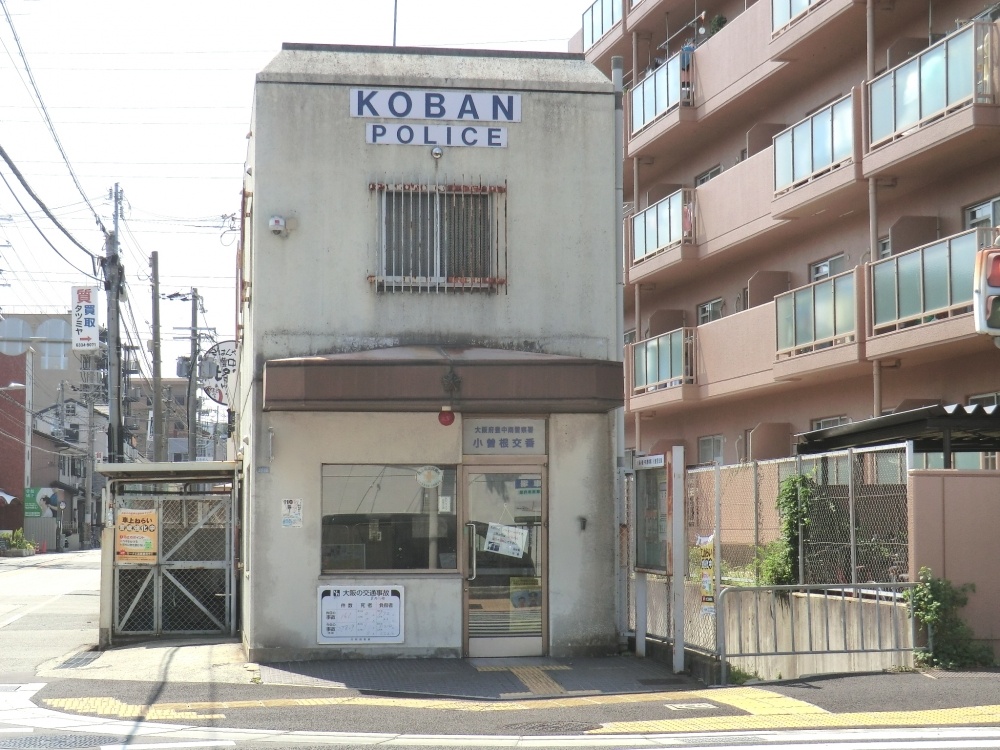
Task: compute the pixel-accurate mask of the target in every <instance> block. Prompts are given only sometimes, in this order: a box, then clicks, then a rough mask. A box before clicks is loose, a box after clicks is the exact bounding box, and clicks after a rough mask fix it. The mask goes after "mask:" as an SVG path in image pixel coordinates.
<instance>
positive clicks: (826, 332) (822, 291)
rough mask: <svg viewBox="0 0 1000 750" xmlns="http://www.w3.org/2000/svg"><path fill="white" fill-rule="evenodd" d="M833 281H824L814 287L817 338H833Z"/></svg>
mask: <svg viewBox="0 0 1000 750" xmlns="http://www.w3.org/2000/svg"><path fill="white" fill-rule="evenodd" d="M833 314H834V310H833V282H832V281H824V282H822V283H820V284H817V285H816V286H814V287H813V315H814V320H815V336H816V339H829V338H833V333H834V319H833Z"/></svg>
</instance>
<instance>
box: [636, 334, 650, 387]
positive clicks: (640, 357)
mask: <svg viewBox="0 0 1000 750" xmlns="http://www.w3.org/2000/svg"><path fill="white" fill-rule="evenodd" d="M632 377H633V378H634V379H635V387H636V388H642V387H643V386H644V385H646V383H647V382H648V381H647V380H646V345H645V344H636V345H635V346H634V347H632Z"/></svg>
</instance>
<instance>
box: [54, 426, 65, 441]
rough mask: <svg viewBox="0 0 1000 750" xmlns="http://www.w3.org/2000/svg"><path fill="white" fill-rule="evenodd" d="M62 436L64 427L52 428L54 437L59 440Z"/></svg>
mask: <svg viewBox="0 0 1000 750" xmlns="http://www.w3.org/2000/svg"><path fill="white" fill-rule="evenodd" d="M62 436H63V431H62V427H53V428H52V437H54V438H56V439H57V440H62Z"/></svg>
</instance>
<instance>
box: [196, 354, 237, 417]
mask: <svg viewBox="0 0 1000 750" xmlns="http://www.w3.org/2000/svg"><path fill="white" fill-rule="evenodd" d="M201 358H202V360H203V361H205V360H207V361H211V362H215V364H216V365H217V367H216V369H215V376H214V377H211V378H206V379H205V380H204V382H203V384H202V390H203V391H205V395H207V396H208V397H209V398H210V399H212V400H213V401H214V402H215V403H217V404H220V405H221V406H229V376H230V375H232V374H233V373H234V372H236V342H235V341H220V342H219V343H218V344H216V345H215V346H213V347H212V348H210V349H209V350H208V351H207V352H205V353H204V354H203V355H202V357H201Z"/></svg>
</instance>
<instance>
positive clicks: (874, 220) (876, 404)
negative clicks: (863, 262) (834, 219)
mask: <svg viewBox="0 0 1000 750" xmlns="http://www.w3.org/2000/svg"><path fill="white" fill-rule="evenodd" d="M865 26H866V34H867V47H868V54H867V71H866V77H867V80H866V84H865V87H864V100H863V104H862V112H864V113H865V115H866V116H865V117H864V119H863V125H862V127H863V128H864V135H863V137H862V143H863V144H864V145H863V148H864V149H865V151H867V149H868V134H869V132H870V131H869V121H870V117H871V102H870V100H869V92H870V88H869V86H868V83H870V82H871V81H872V80H873V79H874V78H875V0H868V3H867V7H866V19H865ZM877 255H878V184H877V180H876V179H875V178H874V177H869V178H868V260H869V263H874V262H875V260H876V259H877ZM866 307H868V305H866ZM872 410H873V411H872V416H873V417H878V416H881V414H882V364H881V363H880V362H879V361H878V360H875V361H874V362H872Z"/></svg>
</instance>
